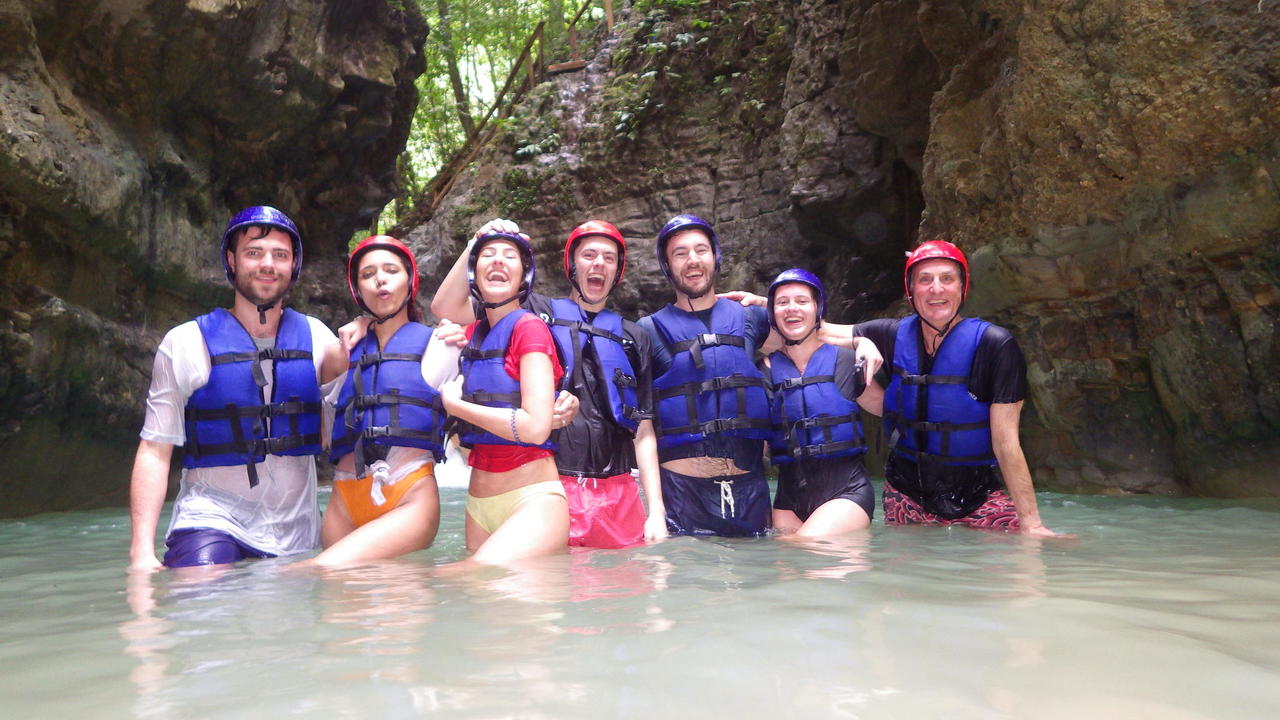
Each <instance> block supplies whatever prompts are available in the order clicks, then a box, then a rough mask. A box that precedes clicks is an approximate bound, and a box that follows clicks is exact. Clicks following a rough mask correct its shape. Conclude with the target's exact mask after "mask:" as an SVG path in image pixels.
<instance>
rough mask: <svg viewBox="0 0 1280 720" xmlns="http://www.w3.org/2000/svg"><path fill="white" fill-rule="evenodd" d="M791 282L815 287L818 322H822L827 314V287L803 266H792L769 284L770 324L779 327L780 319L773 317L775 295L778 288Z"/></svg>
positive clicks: (775, 327)
mask: <svg viewBox="0 0 1280 720" xmlns="http://www.w3.org/2000/svg"><path fill="white" fill-rule="evenodd" d="M790 283H802V284H804V285H808V286H809V287H811V288H813V294H814V295H815V296H816V297H817V300H818V322H819V323H821V322H822V318H823V316H824V315H826V314H827V289H826V287H824V286H823V285H822V281H821V280H819V279H818V276H817V275H814V274H813V273H811V272H809V271H808V270H805V269H803V268H791V269H790V270H783V271H782V272H780V273H778V277H776V278H774V279H773V283H771V284H770V285H769V324H770V325H772V326H773V327H774V329H775V330H777V329H778V321H777V320H775V319H774V317H773V296H774V295H775V294H776V293H777V292H778V288H780V287H782V286H783V285H788V284H790Z"/></svg>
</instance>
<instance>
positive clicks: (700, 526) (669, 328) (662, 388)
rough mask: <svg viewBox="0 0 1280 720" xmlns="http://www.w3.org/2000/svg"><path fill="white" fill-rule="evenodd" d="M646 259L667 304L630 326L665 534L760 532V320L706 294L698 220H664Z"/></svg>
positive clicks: (709, 286)
mask: <svg viewBox="0 0 1280 720" xmlns="http://www.w3.org/2000/svg"><path fill="white" fill-rule="evenodd" d="M656 252H657V258H658V266H659V267H660V268H661V269H662V271H663V274H664V275H665V276H666V278H667V280H668V281H669V282H670V283H671V285H672V288H673V290H674V292H675V301H674V302H673V303H671V304H668V305H666V306H665V307H663V308H662V309H660V310H658V311H657V312H656V313H654V314H652V315H649V316H647V317H645V318H642V319H641V320H640V321H639V323H638V324H639V325H640V326H641V327H643V328H644V329H645V330H646V331H648V332H649V334H650V338H651V340H652V348H653V372H654V381H653V390H654V403H655V412H656V415H657V422H656V424H655V429H656V431H657V436H658V457H659V460H660V461H661V463H662V471H661V475H662V492H663V497H664V501H665V504H666V509H667V524H668V528H669V530H670V531H671V532H672V533H675V534H714V535H727V536H742V535H759V534H763V533H764V532H765V531H766V530H767V529H768V527H769V503H768V494H769V486H768V483H767V481H766V480H765V476H764V461H763V452H764V441H765V440H766V439H767V438H768V437H769V435H770V432H771V427H772V425H771V422H770V416H769V412H770V411H769V400H768V396H767V391H766V381H765V378H764V375H763V374H762V373H761V372H760V370H759V368H757V367H756V364H755V362H754V356H755V352H756V350H757V349H758V348H759V347H761V346H762V344H763V343H764V342H765V340H766V339H767V338H768V336H769V321H768V313H767V311H766V310H765V309H764V308H761V307H754V306H753V307H743V306H742V305H741V304H739V303H736V302H733V301H730V300H723V299H719V298H717V297H716V294H715V278H716V274H717V273H718V271H719V269H720V263H721V254H720V239H719V237H718V236H717V235H716V233H715V230H714V229H713V228H712V226H711V224H710V223H708V222H707V221H706V220H703V219H702V218H699V217H697V216H694V215H677V216H676V217H674V218H672V219H671V220H670V221H669V222H668V223H667V224H666V225H665V226H663V228H662V230H661V231H660V232H659V234H658V241H657V247H656ZM761 497H763V498H764V501H763V502H760V501H759V499H760V498H761ZM713 498H722V499H723V502H717V501H715V500H714V499H713Z"/></svg>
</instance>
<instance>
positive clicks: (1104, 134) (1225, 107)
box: [406, 0, 1280, 495]
mask: <svg viewBox="0 0 1280 720" xmlns="http://www.w3.org/2000/svg"><path fill="white" fill-rule="evenodd" d="M730 5H732V6H733V7H727V6H726V7H725V8H724V9H722V10H711V9H706V8H703V9H699V10H693V11H689V12H686V13H684V14H680V13H678V12H675V11H654V12H651V13H650V14H648V15H646V16H644V17H641V16H640V15H639V14H638V13H636V14H633V15H632V16H629V17H627V18H626V22H625V23H624V24H623V25H622V26H620V28H619V30H618V31H617V32H616V33H615V34H614V36H613V37H612V38H611V39H609V40H608V41H607V42H606V43H605V45H604V49H603V50H602V52H601V53H600V54H598V55H597V56H595V57H594V59H593V60H592V62H591V64H590V65H589V66H588V68H587V69H586V70H585V71H583V72H581V73H576V74H569V75H563V76H560V77H558V78H556V79H554V80H553V81H552V82H548V83H544V84H543V85H541V86H539V87H537V88H535V89H534V90H533V91H532V93H531V94H530V96H529V98H528V99H527V100H526V101H525V102H524V104H523V105H522V106H521V107H520V109H519V110H517V112H516V113H515V115H514V116H513V118H511V119H510V120H508V121H506V124H504V126H503V128H502V130H501V132H500V133H499V135H498V139H497V141H496V142H495V143H494V144H493V145H492V146H491V147H490V148H489V149H488V150H486V151H485V152H484V153H482V154H481V156H480V161H479V163H478V164H477V166H476V167H474V168H473V169H472V170H471V171H469V172H468V173H466V174H464V175H463V176H462V177H461V178H460V179H459V181H458V183H457V184H456V185H455V187H454V190H453V192H452V193H450V194H449V195H448V196H447V197H446V199H445V201H444V202H443V204H442V205H441V207H440V208H439V210H438V211H437V212H436V214H435V216H434V217H432V218H431V219H429V220H419V221H417V222H414V223H412V224H411V226H410V227H408V228H406V230H407V231H408V234H409V237H410V239H411V240H412V241H413V242H414V244H415V246H416V247H417V248H418V249H419V251H420V253H421V254H422V255H423V257H424V259H425V260H426V262H425V267H426V270H427V272H428V274H429V275H431V276H432V277H433V278H438V277H440V276H442V275H443V273H444V271H445V270H447V268H448V266H449V265H450V264H451V263H452V261H453V258H454V257H455V256H456V254H457V252H458V250H460V248H461V247H462V243H463V242H464V241H465V239H466V237H468V236H469V235H470V233H471V231H472V230H474V228H475V227H477V226H478V225H479V224H480V223H481V222H483V221H484V220H486V219H488V218H489V217H492V216H494V215H506V216H510V217H514V218H515V219H517V220H519V221H520V222H521V223H522V225H523V226H524V227H525V228H527V229H528V230H530V232H531V233H532V234H533V235H534V238H535V242H536V244H537V247H538V250H539V254H538V260H539V268H540V274H539V278H540V279H539V284H540V289H541V290H543V291H545V292H550V293H564V292H567V283H566V282H565V281H564V279H563V275H562V272H561V255H560V253H561V248H562V243H563V238H564V237H565V236H566V235H567V233H568V231H569V230H570V229H571V228H572V227H573V226H574V225H576V224H577V223H579V222H581V221H582V220H585V219H587V218H592V217H597V218H602V219H608V220H611V221H613V222H614V223H616V224H617V225H619V227H621V228H622V229H623V230H624V232H625V233H626V234H627V236H628V240H629V245H630V250H631V252H630V254H629V257H628V266H627V267H628V270H627V278H626V281H625V282H624V285H623V287H622V288H620V289H619V291H617V293H616V295H615V301H616V304H617V305H618V306H620V307H621V308H622V309H623V310H624V312H627V313H630V314H636V313H640V312H648V311H651V310H653V309H655V308H656V307H658V306H659V305H660V304H661V303H663V302H666V301H667V300H669V298H670V291H669V289H668V288H667V287H666V285H665V284H664V282H663V281H662V278H661V276H660V274H659V273H658V270H657V263H656V260H655V258H654V255H653V242H654V237H655V235H656V232H657V229H658V228H659V227H660V226H661V224H662V223H663V222H664V221H665V220H666V219H667V218H668V217H670V216H671V215H673V214H675V213H677V212H682V211H689V212H694V213H698V214H700V215H703V216H704V217H706V218H707V219H709V220H711V221H713V222H714V223H715V224H716V227H717V228H718V229H719V230H720V232H721V235H722V237H723V240H724V267H723V269H722V273H721V276H720V281H719V282H718V288H720V289H731V288H748V289H753V290H756V291H757V292H760V291H763V289H764V288H765V287H767V283H768V281H769V279H770V278H771V277H772V276H773V274H775V273H776V272H778V271H779V270H782V269H784V268H786V267H790V266H793V265H801V266H805V267H809V268H811V269H814V270H815V271H816V272H818V273H819V274H820V275H822V276H823V277H824V278H825V279H826V280H827V283H828V285H829V286H830V289H831V291H832V296H833V302H832V309H831V312H830V313H829V316H830V318H831V319H834V320H839V321H851V320H857V319H863V318H866V317H870V316H872V315H875V314H895V313H896V314H901V313H902V312H904V306H903V304H902V302H901V293H902V290H901V288H902V285H901V283H902V276H901V269H900V268H901V262H902V253H903V252H904V251H905V250H906V249H908V248H909V247H910V246H911V245H912V244H913V243H914V242H915V239H916V237H917V232H918V231H923V232H926V233H928V234H930V235H935V234H943V235H946V236H949V237H950V238H951V239H953V240H955V241H956V242H957V243H959V244H960V245H961V246H962V247H963V248H964V249H965V250H966V251H967V252H968V253H969V254H970V257H971V260H972V265H973V270H974V277H973V284H974V289H973V293H972V295H971V296H970V299H969V302H968V305H967V308H966V312H968V313H970V314H977V315H982V316H984V317H987V318H988V319H991V320H993V321H995V322H997V323H1000V324H1003V325H1006V326H1008V327H1010V328H1011V329H1012V330H1013V331H1014V333H1015V334H1016V336H1017V337H1018V339H1019V341H1020V343H1021V345H1022V348H1023V350H1024V352H1025V354H1026V356H1027V360H1028V366H1029V375H1030V382H1031V394H1030V397H1029V399H1028V402H1027V407H1026V410H1025V411H1024V413H1023V426H1024V427H1023V435H1024V440H1025V446H1026V449H1027V453H1028V457H1029V460H1030V462H1031V465H1032V469H1033V474H1034V476H1035V478H1036V481H1037V483H1038V485H1039V486H1040V487H1041V488H1049V489H1060V490H1083V491H1090V492H1153V493H1190V494H1206V495H1280V474H1277V473H1276V472H1275V467H1277V466H1278V465H1280V380H1278V379H1277V378H1278V377H1280V360H1278V358H1280V339H1278V337H1280V334H1278V333H1277V315H1278V314H1280V290H1278V289H1277V286H1278V285H1280V199H1278V197H1280V190H1278V188H1280V88H1277V80H1276V78H1280V12H1277V11H1276V8H1273V7H1269V6H1268V4H1267V3H1262V4H1260V5H1259V4H1256V3H1219V2H1207V1H1205V2H1194V1H1188V0H1182V1H1179V0H1174V1H1172V2H1170V1H1168V0H1160V1H1159V2H1156V1H1154V0H1150V1H1148V0H1123V1H1122V0H1094V1H1091V2H1087V3H1019V2H1009V1H1006V2H999V1H990V2H981V1H980V2H960V0H954V1H948V0H940V1H936V2H923V1H921V0H898V1H886V2H872V1H870V0H862V1H853V0H829V1H822V0H802V1H801V2H798V3H797V2H790V1H789V2H757V3H750V4H744V3H732V4H730ZM671 13H674V14H671Z"/></svg>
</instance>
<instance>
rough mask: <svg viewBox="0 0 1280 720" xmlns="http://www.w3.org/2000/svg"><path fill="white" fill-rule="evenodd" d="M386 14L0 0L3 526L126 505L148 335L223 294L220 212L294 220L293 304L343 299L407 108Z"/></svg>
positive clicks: (417, 29) (414, 31) (336, 6)
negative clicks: (265, 209) (329, 294)
mask: <svg viewBox="0 0 1280 720" xmlns="http://www.w3.org/2000/svg"><path fill="white" fill-rule="evenodd" d="M409 7H412V4H409ZM404 8H405V5H403V4H400V3H387V2H383V1H382V0H355V1H344V2H337V1H331V2H323V3H291V2H274V1H267V0H237V1H234V2H233V1H231V0H188V1H185V2H182V1H176V0H175V1H173V2H144V1H142V0H124V1H117V2H80V1H77V2H70V1H65V0H62V1H54V0H0V266H3V271H2V272H0V456H3V457H4V461H5V466H6V468H7V471H6V472H5V473H4V476H3V478H2V479H0V514H3V515H20V514H25V513H30V512H37V511H41V510H59V509H67V508H74V507H82V506H86V505H92V504H102V503H104V502H110V503H117V504H119V503H123V502H124V501H125V497H126V493H127V487H128V469H129V465H130V460H131V457H132V453H133V449H134V447H135V446H136V443H137V432H138V428H139V427H140V425H141V419H142V410H141V409H142V404H143V398H144V395H145V389H146V386H147V380H148V377H149V375H150V370H151V357H152V353H153V352H154V349H155V347H156V345H157V344H158V342H159V339H160V337H161V336H162V335H163V333H164V332H165V331H166V330H167V329H168V328H169V327H171V326H172V325H174V324H176V323H177V322H181V321H183V320H186V319H189V318H190V317H192V316H193V315H194V314H196V313H198V312H202V311H205V310H207V309H208V308H209V307H211V306H214V305H218V304H222V305H225V304H227V303H229V301H230V292H229V291H228V290H227V289H226V288H225V280H224V279H223V278H222V270H221V267H220V265H219V261H218V258H217V251H216V248H217V240H218V237H219V235H220V233H221V227H222V225H223V223H225V222H226V219H227V218H228V217H229V216H230V215H231V213H233V212H234V211H236V210H238V209H239V208H240V207H243V206H245V205H250V204H261V203H267V204H272V205H277V206H279V207H280V208H282V209H284V210H285V211H286V212H288V213H290V214H291V215H292V216H293V217H294V219H295V220H296V221H297V222H298V224H299V226H300V227H301V228H302V231H303V234H304V236H305V245H306V256H307V261H308V262H307V270H306V272H305V273H304V277H305V278H306V279H307V281H306V284H305V285H304V286H303V287H301V288H298V289H295V291H294V293H293V297H294V303H295V304H300V305H302V306H304V307H309V308H311V309H313V310H314V309H317V308H319V307H320V305H319V304H318V301H320V300H322V299H323V297H324V295H325V293H324V292H322V291H321V288H322V287H330V288H332V287H340V285H339V283H340V277H341V276H340V274H339V272H340V271H339V269H338V261H339V260H340V258H341V256H342V254H343V252H344V251H345V248H346V243H347V240H348V238H349V237H350V235H351V233H352V232H353V231H354V230H355V229H356V228H360V227H367V226H368V225H369V222H370V219H371V217H372V216H373V215H374V214H375V213H376V212H377V211H378V210H379V209H380V208H381V207H382V205H383V204H384V203H385V202H386V201H387V200H388V199H389V198H390V197H391V196H392V194H393V192H394V182H395V176H394V168H395V158H396V156H397V155H398V153H399V152H400V150H401V149H402V148H403V146H404V141H405V138H406V136H407V133H408V125H409V120H410V117H411V116H412V113H413V110H414V107H415V105H416V102H417V92H416V90H415V89H414V86H413V81H414V79H415V78H416V77H417V76H418V74H420V73H421V70H422V58H421V49H422V43H423V41H424V38H425V36H426V27H425V25H424V24H423V22H422V20H421V18H420V17H419V16H418V15H417V14H416V11H413V10H407V11H406V10H405V9H404ZM339 297H340V296H339ZM339 302H341V301H339ZM335 306H336V307H337V308H339V312H342V313H343V314H345V313H346V312H347V310H346V308H345V304H341V305H338V304H335Z"/></svg>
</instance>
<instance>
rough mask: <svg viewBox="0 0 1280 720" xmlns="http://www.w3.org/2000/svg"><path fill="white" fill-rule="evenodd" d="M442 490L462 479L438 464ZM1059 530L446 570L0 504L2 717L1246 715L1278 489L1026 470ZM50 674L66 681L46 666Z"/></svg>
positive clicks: (455, 546)
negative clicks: (1048, 486)
mask: <svg viewBox="0 0 1280 720" xmlns="http://www.w3.org/2000/svg"><path fill="white" fill-rule="evenodd" d="M443 495H444V500H445V505H446V508H448V510H447V512H449V511H452V512H453V514H455V515H458V516H460V515H461V502H462V497H463V491H462V490H458V491H456V492H454V491H451V490H450V489H448V488H446V489H445V492H444V493H443ZM1042 507H1043V508H1044V510H1043V512H1044V513H1045V514H1046V520H1047V521H1048V522H1049V524H1050V525H1051V526H1054V527H1061V528H1063V529H1067V530H1071V531H1074V532H1076V533H1077V534H1079V536H1080V539H1079V540H1078V541H1076V542H1074V543H1058V542H1050V541H1037V540H1027V539H1024V538H1021V537H1019V536H1011V535H1002V534H989V533H981V532H975V531H970V530H964V529H957V530H947V529H938V528H919V529H910V528H887V527H883V526H882V525H875V526H873V528H872V531H871V532H870V533H869V534H863V535H849V536H846V537H840V538H834V539H828V540H826V541H819V542H808V543H795V542H779V541H778V540H776V539H774V538H764V539H760V540H742V541H728V540H704V539H692V538H677V539H673V540H671V541H668V542H663V543H660V544H657V545H652V546H647V547H643V548H637V549H632V550H620V551H600V552H579V553H570V554H566V555H563V556H559V557H553V558H545V559H542V560H543V562H540V563H534V564H532V565H528V566H520V567H515V568H470V569H467V568H466V567H465V566H463V568H462V569H461V570H457V569H446V568H445V567H444V566H445V565H446V564H447V563H450V562H451V561H454V560H457V559H458V558H459V557H461V556H462V555H463V554H464V550H463V549H462V548H461V541H460V540H456V538H457V537H460V528H457V527H454V528H450V527H446V528H445V529H444V531H443V532H442V542H441V543H440V544H439V545H438V546H437V547H435V548H432V549H431V550H428V551H425V552H422V553H415V554H413V555H410V556H408V557H406V558H402V559H400V560H398V561H389V562H387V563H376V564H371V565H368V566H363V567H359V568H350V569H346V570H334V571H329V572H324V573H311V572H302V573H299V572H296V571H293V570H290V569H289V565H290V564H289V563H287V562H285V561H277V560H263V561H253V562H249V563H245V564H243V565H237V566H234V567H231V568H226V569H223V570H222V571H221V572H219V573H216V574H209V575H206V576H203V577H199V576H192V575H190V574H186V573H183V574H179V573H172V572H162V573H158V574H155V575H140V576H134V575H126V574H125V573H123V572H121V571H120V570H119V565H120V563H121V562H122V560H121V558H122V557H123V549H124V548H125V547H126V546H127V542H128V517H127V513H126V512H125V511H111V512H105V511H104V512H100V513H96V514H92V513H83V514H81V513H68V514H63V515H56V516H49V517H42V518H36V519H32V520H27V521H23V522H5V521H0V615H2V616H3V617H5V619H6V622H5V623H4V624H2V625H0V664H2V665H3V667H5V668H6V672H7V673H8V680H9V682H8V683H7V686H5V687H0V702H3V705H0V706H2V707H4V708H5V711H6V714H7V715H12V716H14V717H54V716H56V717H63V716H70V717H83V716H102V717H127V716H135V717H145V718H188V717H243V716H246V715H247V716H255V717H257V716H289V717H317V718H321V717H322V718H330V717H335V716H337V717H370V716H375V717H411V716H417V715H420V714H424V713H427V712H441V713H446V714H449V715H456V716H466V717H509V716H512V715H521V716H525V717H556V718H559V717H585V716H592V717H597V716H598V717H646V718H648V717H673V716H683V715H711V714H717V715H730V716H741V717H744V718H754V717H774V716H781V717H859V718H873V719H874V718H899V717H939V716H947V717H967V718H1002V717H1014V716H1020V715H1024V714H1031V713H1035V714H1036V715H1038V716H1042V717H1048V718H1065V717H1089V718H1093V717H1101V718H1107V717H1141V716H1144V715H1145V716H1148V717H1170V718H1175V719H1180V718H1187V719H1190V718H1211V717H1222V716H1223V715H1224V714H1225V713H1224V708H1226V709H1228V710H1229V713H1230V714H1231V715H1232V716H1239V717H1269V716H1271V715H1273V714H1274V709H1275V708H1276V707H1280V672H1278V671H1277V668H1278V667H1280V612H1278V611H1277V610H1276V608H1277V607H1280V535H1277V534H1276V533H1275V532H1274V529H1275V526H1276V518H1277V517H1280V513H1277V512H1276V510H1277V509H1280V506H1275V505H1271V506H1268V507H1261V508H1259V507H1241V506H1235V505H1231V504H1227V503H1213V502H1209V501H1196V502H1190V501H1187V502H1183V501H1167V500H1150V499H1149V500H1141V501H1126V500H1121V499H1115V498H1069V499H1068V498H1062V497H1061V496H1048V497H1046V498H1045V499H1044V502H1043V503H1042ZM69 672H70V673H74V674H75V678H76V680H75V692H68V686H67V684H66V683H67V681H66V677H67V676H68V673H69Z"/></svg>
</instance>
